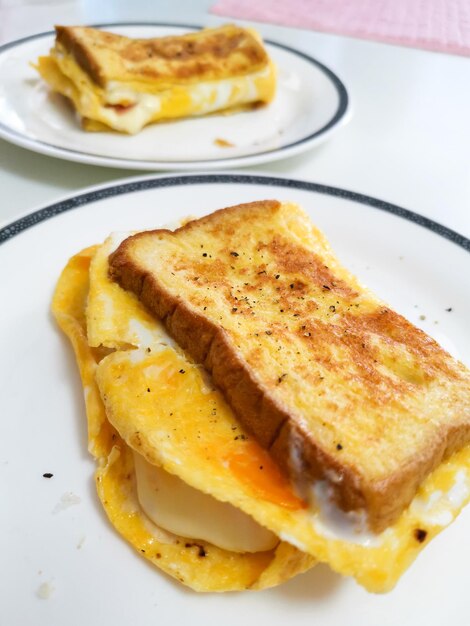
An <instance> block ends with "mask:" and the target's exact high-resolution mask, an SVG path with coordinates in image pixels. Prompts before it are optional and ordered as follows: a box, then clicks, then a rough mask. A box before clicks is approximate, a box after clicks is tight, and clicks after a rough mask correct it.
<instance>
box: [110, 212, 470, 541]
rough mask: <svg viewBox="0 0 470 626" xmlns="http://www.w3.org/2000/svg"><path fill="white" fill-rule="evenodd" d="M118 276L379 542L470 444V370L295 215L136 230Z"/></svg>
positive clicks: (289, 457) (238, 409)
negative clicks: (433, 475)
mask: <svg viewBox="0 0 470 626" xmlns="http://www.w3.org/2000/svg"><path fill="white" fill-rule="evenodd" d="M109 265H110V275H111V276H112V278H113V279H114V280H116V281H117V282H118V283H119V284H120V285H121V286H122V287H124V288H125V289H128V290H131V291H133V292H134V293H136V294H137V295H138V297H139V298H140V299H141V301H142V302H143V303H144V304H145V305H146V306H147V307H148V308H149V309H150V310H151V311H152V312H153V313H154V314H155V315H156V316H157V317H158V318H160V319H162V320H163V321H164V323H165V325H166V327H167V329H168V330H169V332H170V334H172V335H173V337H174V338H175V339H176V341H177V342H178V343H179V344H180V345H181V347H182V348H183V349H184V350H186V351H187V352H188V353H189V354H190V355H191V356H192V357H193V358H194V359H195V361H197V362H199V363H202V364H203V365H204V366H205V367H206V368H207V370H208V371H209V372H211V374H212V377H213V380H214V382H215V384H216V385H218V386H219V387H220V388H221V389H222V391H223V392H224V394H225V396H226V398H227V401H228V402H229V404H230V405H231V407H232V408H233V410H234V412H235V413H236V415H237V416H238V418H239V420H240V421H241V422H242V423H243V425H244V427H245V428H247V429H248V430H249V431H251V432H252V433H253V435H254V436H255V437H256V438H257V439H258V441H259V442H260V443H261V444H262V445H263V446H264V447H265V448H267V449H269V450H270V452H271V454H272V455H273V457H274V458H275V459H276V461H277V462H278V463H279V464H280V466H281V467H282V468H283V469H284V471H285V472H286V473H287V474H288V475H289V477H290V478H291V480H292V481H293V483H294V484H295V485H296V487H297V489H298V490H299V492H300V493H301V494H302V495H303V497H305V498H306V499H309V498H311V497H312V496H313V494H314V490H315V486H316V487H319V486H321V488H322V489H323V491H325V489H326V493H327V494H328V495H329V496H331V497H333V498H334V500H335V501H336V503H337V504H338V506H339V507H340V508H341V509H343V510H344V511H356V512H361V513H365V515H366V519H367V522H368V525H369V527H370V528H371V529H372V530H374V531H376V532H378V531H381V530H383V529H384V528H386V527H387V526H388V525H390V524H391V523H392V522H393V521H395V520H396V519H397V517H398V516H399V515H400V513H401V512H402V511H403V509H404V508H405V507H406V506H407V505H408V504H409V503H410V501H411V500H412V498H413V496H414V495H415V493H416V490H417V488H418V486H419V485H420V483H421V482H422V481H423V479H424V478H425V477H426V476H427V475H428V474H429V473H430V472H431V471H432V470H433V469H434V468H435V467H436V466H437V465H439V464H440V463H441V462H442V461H443V460H444V459H445V458H447V457H448V456H449V455H451V454H452V453H453V452H454V451H456V450H457V449H459V448H461V447H462V446H464V445H465V444H467V443H468V441H469V440H470V376H469V372H468V370H466V368H465V367H464V366H463V365H462V364H461V363H459V362H457V361H456V360H455V359H453V358H452V357H451V356H450V355H449V354H448V353H446V352H445V351H444V350H443V349H442V348H441V347H440V346H439V345H438V344H437V343H436V342H435V341H434V340H433V339H431V338H430V337H429V336H427V335H426V334H425V333H424V332H423V331H421V330H419V329H418V328H416V327H415V326H413V325H412V324H411V323H410V322H408V321H407V320H406V319H405V318H403V317H402V316H401V315H399V314H397V313H395V312H394V311H392V310H391V309H390V308H389V307H388V306H386V305H385V304H384V303H383V302H381V301H380V300H379V299H378V298H377V297H375V296H374V295H372V294H371V293H370V292H369V291H368V290H367V289H365V288H364V287H363V286H362V285H360V284H359V282H358V281H357V279H356V278H355V277H354V276H352V275H351V274H350V273H349V272H348V271H347V270H345V269H344V268H343V267H342V266H341V265H340V263H339V262H338V260H337V259H336V257H335V256H334V255H333V253H332V252H331V250H330V248H329V246H328V243H327V241H326V240H325V238H324V236H323V235H322V234H321V233H320V232H319V231H318V230H317V229H316V228H315V227H313V226H312V224H311V223H310V221H309V219H308V217H307V216H306V215H305V214H304V213H303V212H302V211H301V210H300V209H299V208H298V207H296V206H295V205H292V204H281V203H279V202H277V201H275V200H268V201H262V202H253V203H250V204H244V205H238V206H234V207H229V208H227V209H222V210H219V211H216V212H215V213H212V214H211V215H208V216H207V217H204V218H202V219H198V220H194V221H192V222H189V223H187V224H186V225H185V226H183V227H182V228H179V229H178V230H176V231H174V232H172V231H168V230H155V231H149V232H143V233H139V234H137V235H134V236H132V237H130V238H128V239H126V240H125V241H124V242H123V243H122V244H121V246H120V247H119V248H118V249H117V250H116V252H114V253H113V254H112V255H111V257H110V263H109ZM319 481H321V482H319ZM316 495H318V492H316Z"/></svg>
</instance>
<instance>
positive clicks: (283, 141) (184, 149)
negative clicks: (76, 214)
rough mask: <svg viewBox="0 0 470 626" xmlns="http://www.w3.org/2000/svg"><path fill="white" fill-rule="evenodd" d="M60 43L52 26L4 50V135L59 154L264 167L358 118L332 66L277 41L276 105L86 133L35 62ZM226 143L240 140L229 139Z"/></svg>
mask: <svg viewBox="0 0 470 626" xmlns="http://www.w3.org/2000/svg"><path fill="white" fill-rule="evenodd" d="M102 27H103V28H104V29H106V30H110V31H112V32H115V33H119V34H122V35H126V36H128V37H142V38H149V37H162V36H166V35H181V34H183V33H185V32H188V31H191V30H195V29H196V27H190V26H181V25H179V26H176V25H168V24H140V25H135V24H132V25H131V24H106V25H102ZM53 42H54V33H52V32H48V33H42V34H39V35H34V36H32V37H27V38H26V39H21V40H19V41H15V42H12V43H9V44H7V45H5V46H3V47H1V48H0V74H1V75H2V82H1V84H0V137H2V138H3V139H5V140H7V141H9V142H11V143H14V144H16V145H19V146H21V147H23V148H27V149H29V150H33V151H34V152H40V153H42V154H47V155H49V156H54V157H59V158H62V159H66V160H69V161H77V162H81V163H91V164H94V165H105V166H112V167H122V168H126V169H129V168H130V169H148V170H157V169H167V170H192V169H200V168H202V167H203V168H205V169H214V168H221V167H223V168H226V167H235V166H242V165H254V164H257V163H263V162H268V161H274V160H276V159H281V158H284V157H287V156H291V155H294V154H297V153H299V152H302V151H304V150H307V149H308V148H310V147H312V146H314V145H316V144H318V143H321V142H323V141H325V139H327V138H328V137H329V136H330V134H331V133H332V132H333V131H334V130H335V129H337V128H339V127H340V125H341V124H343V123H344V122H345V121H346V120H347V118H348V112H349V98H348V93H347V90H346V88H345V86H344V84H343V83H342V82H341V81H340V79H339V78H338V77H337V76H336V75H335V74H334V73H333V72H332V71H331V70H330V69H328V68H327V67H326V66H324V65H322V64H321V63H320V62H318V61H317V60H315V59H314V58H312V57H310V56H308V55H306V54H304V53H303V52H300V51H298V50H294V49H292V48H289V47H287V46H285V45H283V44H279V43H274V42H267V49H268V52H269V54H270V56H271V57H272V59H273V60H274V62H275V63H276V65H277V68H278V77H279V80H278V90H277V95H276V97H275V99H274V101H273V102H272V103H271V104H270V105H269V106H268V107H263V108H260V109H257V110H254V111H247V112H241V113H236V114H233V115H211V116H207V117H202V118H188V119H184V120H180V121H173V122H167V123H159V124H153V125H151V126H148V127H147V128H145V129H144V130H143V131H141V132H140V133H139V134H137V135H135V136H126V135H120V134H117V133H86V132H84V131H83V130H82V129H81V128H80V125H79V123H78V122H77V119H76V117H75V115H74V112H73V111H72V109H71V107H70V106H69V105H68V103H67V102H66V100H65V98H63V97H62V96H59V95H58V94H53V93H51V91H50V90H49V88H48V87H47V85H46V84H45V83H44V81H43V80H42V79H41V78H40V77H39V75H38V74H37V72H36V71H35V70H34V68H33V67H31V65H30V64H31V63H32V62H35V61H36V59H37V58H38V57H39V56H41V55H45V54H47V53H48V51H49V49H50V48H51V47H52V45H53ZM220 140H223V141H222V142H220ZM224 142H227V143H228V144H231V145H229V146H227V147H224V146H222V145H220V144H221V143H224Z"/></svg>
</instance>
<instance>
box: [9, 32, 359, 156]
mask: <svg viewBox="0 0 470 626" xmlns="http://www.w3.org/2000/svg"><path fill="white" fill-rule="evenodd" d="M91 26H92V27H93V28H113V27H116V28H120V27H128V26H130V27H132V26H136V27H139V26H143V27H146V26H149V27H163V28H183V29H186V28H187V29H191V30H200V29H201V28H203V27H202V26H195V25H194V24H172V23H168V22H112V23H107V24H92V25H91ZM54 34H55V33H54V31H47V32H44V33H38V34H36V35H30V36H29V37H23V38H22V39H17V40H16V41H10V42H9V43H6V44H4V45H3V46H0V54H2V53H3V52H5V51H6V50H8V49H10V48H14V47H16V46H18V45H21V44H23V43H26V42H28V41H34V40H35V39H41V38H44V37H52V36H54ZM264 42H265V43H267V44H269V45H271V46H274V47H276V48H280V49H281V50H286V51H287V52H290V53H291V54H294V55H296V56H298V57H300V58H302V59H304V60H305V61H307V62H308V63H310V64H311V65H314V66H315V67H317V68H318V69H319V70H320V71H321V72H322V73H323V74H325V76H327V78H328V79H329V80H330V81H331V83H332V84H333V86H334V87H335V89H336V93H337V95H338V105H337V107H336V111H335V112H334V114H333V115H332V117H331V118H330V119H329V121H328V122H326V124H324V125H323V126H322V127H321V128H319V129H318V130H316V131H315V132H313V133H311V134H310V135H308V136H306V137H302V139H299V140H297V141H293V142H292V143H289V144H286V145H285V146H282V147H281V148H273V149H271V150H264V151H263V152H256V153H255V154H253V155H252V154H249V155H244V156H238V157H224V158H218V159H204V160H190V161H175V163H181V164H184V163H201V165H204V163H213V162H214V161H235V160H243V159H247V158H249V157H251V156H259V155H262V154H269V153H272V152H276V153H279V154H280V153H282V152H285V151H286V150H288V149H290V148H293V147H294V146H299V145H301V144H303V143H306V142H308V141H311V140H312V139H314V138H315V137H318V136H320V135H323V134H325V133H326V132H327V131H328V130H330V128H332V127H333V126H335V125H336V124H337V123H338V122H339V121H340V120H341V119H342V118H343V117H344V116H345V115H346V112H347V110H348V107H349V96H348V92H347V90H346V87H345V86H344V84H343V83H342V82H341V80H340V79H339V78H338V76H336V74H335V73H334V72H332V71H331V70H330V69H329V68H328V67H326V66H325V65H323V63H320V61H317V60H316V59H315V58H313V57H311V56H309V55H308V54H306V53H305V52H301V51H300V50H296V49H295V48H291V47H290V46H286V45H285V44H282V43H278V42H276V41H271V40H270V39H264ZM0 129H2V130H3V133H4V135H5V136H6V135H10V136H15V137H17V138H19V139H25V138H27V137H25V135H23V134H22V133H20V132H18V131H16V130H14V129H12V128H10V127H9V126H7V125H6V124H3V123H2V122H0ZM34 143H35V144H36V145H40V146H45V147H48V148H54V149H55V150H60V151H61V152H63V153H67V154H78V155H86V156H93V158H96V159H101V160H102V159H104V160H106V161H109V162H115V163H119V162H121V161H123V159H121V158H117V157H112V156H103V155H90V154H89V153H88V152H83V151H81V150H70V149H69V148H63V147H61V146H56V145H55V144H52V143H49V142H46V141H41V140H40V139H34ZM124 160H125V159H124ZM134 160H135V162H136V163H153V162H158V161H156V160H154V159H134Z"/></svg>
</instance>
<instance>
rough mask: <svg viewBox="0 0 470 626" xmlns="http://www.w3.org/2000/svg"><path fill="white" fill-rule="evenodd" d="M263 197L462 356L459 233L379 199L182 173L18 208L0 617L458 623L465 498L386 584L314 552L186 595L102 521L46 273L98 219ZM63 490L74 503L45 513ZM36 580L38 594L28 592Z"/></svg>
mask: <svg viewBox="0 0 470 626" xmlns="http://www.w3.org/2000/svg"><path fill="white" fill-rule="evenodd" d="M273 197H275V198H279V199H281V200H282V199H290V200H293V201H296V202H299V203H300V204H301V205H303V206H304V207H305V209H306V210H307V211H308V212H309V213H310V214H311V216H312V218H313V220H314V221H315V222H316V223H317V224H318V225H319V226H320V227H321V228H322V229H323V230H324V232H325V233H326V234H327V236H328V237H329V239H330V241H331V243H332V245H333V247H334V249H335V250H336V252H337V254H338V255H339V257H340V258H341V259H342V260H343V262H344V263H345V264H346V265H347V266H348V267H350V268H351V269H352V270H353V271H354V272H355V273H356V274H357V275H359V276H360V277H361V278H362V279H363V281H364V282H366V283H367V284H368V285H369V286H370V287H372V288H373V289H374V290H375V291H376V292H377V293H378V294H379V295H381V296H382V297H383V298H384V299H385V300H387V301H389V302H390V304H391V305H392V306H394V307H395V308H396V309H398V310H399V311H400V312H402V313H404V314H405V315H406V316H407V317H408V318H409V319H410V320H411V321H413V322H414V323H416V324H418V325H419V326H421V327H422V328H424V329H425V330H426V331H428V332H429V333H430V334H432V335H434V336H435V337H436V338H437V339H438V340H439V341H441V342H442V343H443V344H444V345H445V346H446V347H448V348H449V349H450V350H451V351H452V352H453V353H454V354H456V355H458V356H460V357H461V358H462V360H464V361H466V362H467V363H470V328H469V325H468V319H469V318H470V303H469V301H468V293H469V292H470V257H469V255H468V249H469V246H470V242H469V240H466V239H465V238H463V237H461V236H460V235H458V234H456V233H454V232H452V231H449V230H447V229H445V228H442V227H440V226H439V225H437V224H435V223H434V222H430V221H428V220H426V219H425V218H422V217H420V216H418V215H416V214H414V213H411V212H409V211H406V210H404V209H400V208H399V207H396V206H393V205H390V204H387V203H385V202H381V201H379V200H375V199H372V198H368V197H365V196H359V195H357V194H352V193H350V192H346V191H342V190H338V189H335V188H329V187H324V186H320V185H315V184H313V183H304V182H299V181H291V180H286V179H279V178H270V177H262V176H247V175H240V174H238V175H231V174H219V175H217V174H209V175H186V176H178V177H156V178H145V179H138V180H133V181H129V182H123V183H120V184H117V185H113V186H108V187H99V188H95V189H94V190H91V191H89V192H84V193H81V194H80V195H78V196H75V197H72V198H69V199H66V200H64V201H62V202H59V203H57V204H55V205H52V206H50V207H47V208H45V209H42V210H38V211H35V212H34V213H31V214H30V215H29V216H26V217H24V218H22V219H20V220H19V221H17V222H16V223H14V224H12V225H10V226H9V227H7V228H5V229H3V230H1V231H0V240H2V239H3V243H2V245H0V273H1V285H2V305H1V310H2V315H1V319H2V324H1V325H0V345H1V347H2V351H1V356H0V380H1V386H2V393H1V394H0V493H2V499H1V506H0V511H1V515H0V543H1V549H0V552H1V561H2V584H1V598H2V600H1V615H2V620H1V621H2V624H8V625H10V624H11V625H13V624H21V625H23V624H30V623H34V624H35V625H36V626H46V625H47V626H51V625H53V626H55V625H57V626H59V625H60V626H62V625H65V624H66V625H67V626H70V625H75V624H76V625H83V624H87V625H88V626H103V624H106V625H107V624H112V625H113V626H124V625H129V624H138V625H139V626H143V625H144V626H145V625H149V626H150V625H152V626H154V625H155V624H164V625H165V626H168V625H171V624H175V625H176V624H178V625H181V624H191V625H192V626H209V625H215V624H217V625H220V624H224V626H232V625H233V626H240V624H244V625H246V626H253V625H256V624H258V623H259V621H260V620H261V619H262V620H263V622H264V623H266V624H269V626H281V625H282V626H285V625H286V624H295V625H296V626H302V625H309V626H310V625H311V624H321V626H337V625H338V624H345V625H346V624H347V625H348V626H353V625H357V626H359V625H360V626H377V624H381V625H387V624H400V625H401V626H411V625H413V626H416V625H417V624H427V626H442V624H444V623H446V624H451V625H452V626H468V615H469V612H468V609H469V599H468V563H469V562H470V541H469V540H468V531H469V524H470V507H469V509H468V510H466V511H465V512H464V513H463V514H462V515H461V516H460V517H459V519H458V520H457V521H456V522H455V523H454V524H453V525H452V526H451V527H449V528H448V529H447V530H445V531H444V532H443V533H442V534H441V535H439V537H437V538H436V539H435V540H434V541H432V542H431V544H430V545H429V546H428V547H427V548H426V549H425V550H424V551H423V553H422V554H421V555H420V556H419V557H418V560H417V561H416V562H415V563H414V565H413V566H412V567H411V569H410V570H409V571H408V572H407V573H406V574H405V575H404V576H403V578H402V580H401V581H400V582H399V584H398V586H397V588H396V589H395V590H394V591H393V592H392V593H390V594H388V595H384V596H374V595H371V594H368V593H367V592H365V591H364V590H363V589H362V588H360V587H358V586H357V585H356V584H355V583H354V582H353V581H352V580H349V579H344V578H341V577H340V576H338V575H336V574H334V573H332V572H331V571H330V570H329V568H328V567H327V566H325V565H320V566H317V567H316V568H314V569H313V570H311V571H310V572H308V573H307V574H304V575H302V576H299V577H297V578H296V579H294V580H291V581H289V582H287V583H286V584H284V585H282V586H280V587H278V588H275V589H272V590H268V591H263V592H251V593H250V592H245V593H237V594H235V593H231V594H223V595H216V594H209V595H205V594H202V595H198V594H195V593H193V592H190V591H188V590H187V589H185V588H183V587H182V586H180V585H178V584H176V583H174V582H173V581H172V580H170V579H169V578H167V577H166V576H165V575H163V574H161V573H160V572H159V571H158V570H156V569H154V568H153V567H151V566H149V565H148V564H147V562H146V561H144V560H143V559H141V558H140V557H139V556H138V555H136V554H135V553H134V551H133V550H132V549H131V548H130V547H129V546H128V545H127V544H126V543H125V542H124V540H122V539H121V538H120V536H119V535H118V534H117V533H116V532H115V531H114V530H113V529H112V528H111V526H110V525H109V523H108V522H107V520H106V517H105V514H104V513H103V511H102V508H101V505H100V504H99V502H98V500H97V497H96V494H95V490H94V484H93V480H92V474H93V471H94V463H93V461H92V460H91V458H90V456H89V455H88V453H87V437H86V428H85V415H84V407H83V401H82V390H81V386H80V383H79V377H78V372H77V368H76V365H75V361H74V357H73V355H72V350H71V348H70V346H69V344H68V342H67V340H66V339H65V338H64V337H63V336H62V335H61V333H60V332H59V331H58V329H57V328H56V326H55V324H54V322H53V320H52V319H51V315H50V313H49V306H50V300H51V296H52V292H53V289H54V284H55V282H56V280H57V278H58V276H59V272H60V271H61V269H62V267H63V266H64V264H65V263H66V261H67V259H68V258H69V256H71V255H72V254H73V253H74V252H76V251H78V250H80V249H81V248H83V247H84V246H87V245H89V244H92V243H95V242H99V241H101V240H102V239H103V238H104V237H105V236H106V235H107V234H108V233H109V232H110V231H112V230H131V229H142V228H149V227H156V226H159V225H162V224H163V223H166V222H168V221H171V220H174V219H177V218H179V217H181V216H184V215H187V214H192V215H202V214H204V213H206V212H208V211H211V210H213V209H216V208H220V207H222V206H227V205H229V204H234V203H239V202H244V201H249V200H254V199H262V198H273ZM449 309H452V310H449ZM45 472H51V473H53V474H54V476H53V478H51V479H46V478H43V474H44V473H45ZM66 493H72V494H74V495H75V496H77V497H78V498H80V501H79V503H77V504H75V505H74V506H71V507H70V508H68V509H66V510H62V511H61V512H59V513H54V509H55V507H56V505H57V504H58V502H59V501H60V499H61V497H62V496H63V494H66ZM43 583H47V584H49V585H50V587H52V588H53V591H52V594H51V596H50V597H49V598H48V599H39V598H38V597H37V590H38V588H39V587H40V585H41V584H43Z"/></svg>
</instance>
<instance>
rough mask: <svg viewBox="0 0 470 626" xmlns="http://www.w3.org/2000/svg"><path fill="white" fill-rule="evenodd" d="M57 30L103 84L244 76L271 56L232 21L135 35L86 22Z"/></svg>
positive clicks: (160, 84) (82, 64)
mask: <svg viewBox="0 0 470 626" xmlns="http://www.w3.org/2000/svg"><path fill="white" fill-rule="evenodd" d="M56 34H57V43H58V44H59V45H60V46H61V47H62V48H63V49H64V50H65V51H66V52H68V53H69V54H71V55H72V56H73V57H74V58H75V60H76V61H77V63H78V64H79V65H80V67H81V68H82V69H83V70H84V71H85V72H86V73H87V74H88V75H89V76H90V77H91V78H92V79H93V81H94V82H95V83H96V84H97V85H100V86H101V87H106V85H107V84H108V83H109V81H115V80H117V81H120V82H135V81H137V82H143V83H148V84H151V85H152V86H153V88H155V87H157V88H159V89H162V88H165V87H167V86H168V83H170V84H171V85H173V84H174V83H175V82H178V83H180V84H185V83H188V82H194V81H202V80H204V81H206V80H219V79H223V78H231V77H232V76H243V75H245V74H250V73H251V72H256V71H258V70H260V69H262V68H264V67H266V65H267V64H268V61H269V59H268V55H267V54H266V51H265V49H264V47H263V45H262V44H261V43H260V41H259V39H258V38H257V37H255V36H254V35H253V33H252V32H250V31H249V30H247V29H244V28H240V27H239V26H234V25H232V24H228V25H226V26H221V27H219V28H213V29H204V30H201V31H197V32H194V33H188V34H187V35H176V36H170V37H159V38H154V39H131V38H129V37H124V36H122V35H116V34H114V33H110V32H106V31H103V30H98V29H96V28H87V27H85V26H56Z"/></svg>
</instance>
